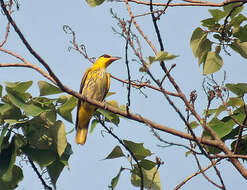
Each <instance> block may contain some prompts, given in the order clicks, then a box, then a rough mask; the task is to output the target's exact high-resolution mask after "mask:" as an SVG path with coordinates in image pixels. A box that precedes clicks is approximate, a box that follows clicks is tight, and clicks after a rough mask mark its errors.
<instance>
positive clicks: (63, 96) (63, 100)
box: [57, 95, 68, 104]
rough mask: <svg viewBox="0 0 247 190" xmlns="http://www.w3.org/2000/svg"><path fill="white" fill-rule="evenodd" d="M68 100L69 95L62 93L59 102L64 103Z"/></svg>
mask: <svg viewBox="0 0 247 190" xmlns="http://www.w3.org/2000/svg"><path fill="white" fill-rule="evenodd" d="M67 100H68V96H66V95H61V96H59V98H58V99H57V103H61V104H64V103H65V102H66V101H67Z"/></svg>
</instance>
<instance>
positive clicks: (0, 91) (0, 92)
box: [0, 85, 3, 97]
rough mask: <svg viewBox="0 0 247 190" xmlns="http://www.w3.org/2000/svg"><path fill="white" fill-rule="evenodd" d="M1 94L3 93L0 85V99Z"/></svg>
mask: <svg viewBox="0 0 247 190" xmlns="http://www.w3.org/2000/svg"><path fill="white" fill-rule="evenodd" d="M2 93H3V86H2V85H0V97H2Z"/></svg>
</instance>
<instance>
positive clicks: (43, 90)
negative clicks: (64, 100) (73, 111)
mask: <svg viewBox="0 0 247 190" xmlns="http://www.w3.org/2000/svg"><path fill="white" fill-rule="evenodd" d="M38 86H39V93H40V96H47V95H52V94H58V93H62V92H63V91H62V90H61V89H60V88H58V87H56V86H54V85H52V84H50V83H48V82H46V81H39V82H38Z"/></svg>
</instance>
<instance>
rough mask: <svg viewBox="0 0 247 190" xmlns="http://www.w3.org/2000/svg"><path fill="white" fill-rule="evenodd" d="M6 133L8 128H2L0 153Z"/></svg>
mask: <svg viewBox="0 0 247 190" xmlns="http://www.w3.org/2000/svg"><path fill="white" fill-rule="evenodd" d="M7 131H8V126H3V128H2V132H1V136H0V152H1V150H2V143H3V140H4V137H5V134H6V132H7Z"/></svg>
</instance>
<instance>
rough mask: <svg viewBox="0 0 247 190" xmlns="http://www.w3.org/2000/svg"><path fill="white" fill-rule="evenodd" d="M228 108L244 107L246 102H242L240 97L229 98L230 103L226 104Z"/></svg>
mask: <svg viewBox="0 0 247 190" xmlns="http://www.w3.org/2000/svg"><path fill="white" fill-rule="evenodd" d="M246 90H247V86H246ZM226 105H227V106H232V107H240V106H243V105H244V101H243V100H242V98H239V97H232V98H229V100H228V102H227V103H226Z"/></svg>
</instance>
